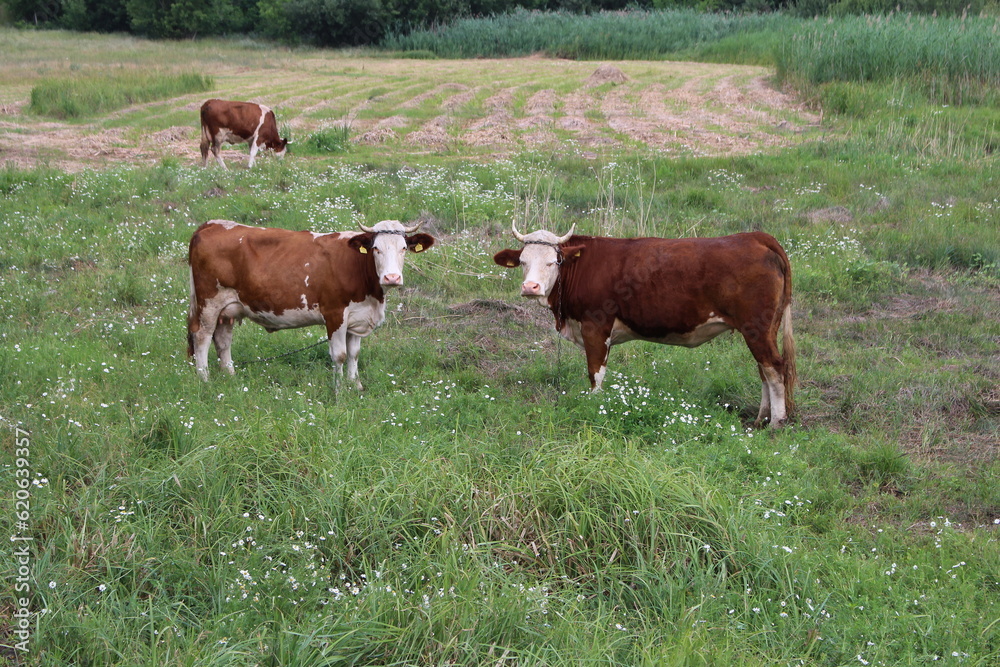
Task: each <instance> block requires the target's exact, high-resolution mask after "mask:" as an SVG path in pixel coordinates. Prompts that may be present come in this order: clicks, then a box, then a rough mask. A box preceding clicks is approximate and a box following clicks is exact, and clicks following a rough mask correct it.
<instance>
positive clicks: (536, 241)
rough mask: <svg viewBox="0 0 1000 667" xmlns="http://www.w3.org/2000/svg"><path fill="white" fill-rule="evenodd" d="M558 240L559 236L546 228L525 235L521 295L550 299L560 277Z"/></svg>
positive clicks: (544, 300) (541, 299)
mask: <svg viewBox="0 0 1000 667" xmlns="http://www.w3.org/2000/svg"><path fill="white" fill-rule="evenodd" d="M558 241H559V237H558V236H556V235H555V234H553V233H552V232H549V231H545V230H541V231H537V232H532V233H530V234H526V235H525V236H524V249H522V250H521V269H522V270H523V271H524V282H522V283H521V296H523V297H528V298H534V299H538V301H540V302H542V303H545V302H546V301H547V300H548V298H549V294H550V293H551V292H552V289H553V288H554V287H555V284H556V280H557V279H558V278H559V261H560V256H559V253H558V252H557V247H556V244H557V243H558Z"/></svg>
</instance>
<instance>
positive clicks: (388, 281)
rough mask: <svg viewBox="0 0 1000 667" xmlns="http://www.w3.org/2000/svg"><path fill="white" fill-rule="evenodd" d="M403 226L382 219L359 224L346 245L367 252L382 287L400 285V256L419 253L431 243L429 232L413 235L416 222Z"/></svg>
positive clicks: (431, 237) (417, 227)
mask: <svg viewBox="0 0 1000 667" xmlns="http://www.w3.org/2000/svg"><path fill="white" fill-rule="evenodd" d="M421 224H423V223H419V222H418V223H417V224H415V225H413V226H412V227H404V226H403V224H402V223H401V222H399V221H398V220H383V221H382V222H380V223H378V224H377V225H375V226H374V227H365V226H364V225H359V226H360V227H361V230H362V231H363V232H364V233H363V234H358V235H356V236H352V237H351V238H350V239H348V241H347V244H348V245H349V246H350V247H352V248H354V249H355V250H357V251H358V252H361V253H371V254H372V256H373V258H374V260H375V272H376V273H377V274H378V281H379V284H381V285H382V286H383V287H399V286H401V285H402V284H403V259H404V257H405V256H406V251H407V250H411V251H413V252H423V251H424V250H427V249H428V248H430V247H431V246H432V245H434V237H433V236H431V235H430V234H415V233H414V232H416V231H417V230H418V229H420V225H421Z"/></svg>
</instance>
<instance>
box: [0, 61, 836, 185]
mask: <svg viewBox="0 0 1000 667" xmlns="http://www.w3.org/2000/svg"><path fill="white" fill-rule="evenodd" d="M296 63H297V64H298V69H296V70H295V71H294V73H292V74H291V75H290V78H288V79H287V81H286V80H283V84H284V89H286V91H285V92H283V93H275V92H267V91H265V90H264V88H263V87H261V86H260V85H259V82H260V80H261V78H260V76H258V75H259V73H258V72H254V71H248V70H247V69H246V68H229V69H227V68H226V67H225V66H222V67H221V68H220V69H219V70H218V72H217V73H216V76H217V78H218V80H219V82H220V91H219V93H218V96H219V97H222V98H226V99H245V100H249V101H258V102H260V103H264V104H267V105H268V106H270V107H272V108H273V109H275V111H276V113H277V114H278V118H279V122H280V123H281V125H282V126H284V127H289V128H292V129H293V131H294V133H295V138H297V139H302V138H304V137H305V136H306V135H308V134H309V133H311V132H313V131H316V130H318V129H322V128H328V127H337V126H346V127H350V128H351V129H352V134H353V135H354V136H355V137H356V139H355V142H356V143H357V144H358V145H374V144H382V143H384V142H386V141H394V140H396V139H397V138H399V137H402V140H401V141H399V142H398V144H397V145H398V147H399V148H398V149H399V150H401V151H403V152H404V153H405V152H410V153H414V154H415V153H426V152H428V151H450V150H453V149H454V147H455V143H456V142H457V143H459V144H463V145H465V146H469V147H474V148H487V149H489V150H490V152H491V155H495V156H497V157H505V156H509V155H510V154H511V153H513V152H516V151H518V150H521V149H523V148H526V147H531V146H537V145H540V144H549V145H551V146H553V147H554V149H555V150H560V149H562V150H565V151H567V152H575V153H577V154H580V155H583V156H584V157H597V156H598V155H599V154H600V153H601V152H602V151H606V150H607V149H615V148H618V147H621V146H622V145H635V146H637V147H648V148H652V149H654V150H657V151H663V152H669V153H686V154H695V155H733V154H743V153H753V152H759V151H761V150H767V149H770V148H772V147H780V146H783V145H787V144H788V143H789V142H790V137H791V136H794V135H795V134H799V133H807V132H808V131H810V129H811V128H813V127H814V124H813V123H815V122H818V117H817V116H815V115H811V114H810V113H809V112H808V111H807V110H806V108H805V107H804V106H803V105H802V104H801V103H800V102H799V101H797V100H796V99H795V97H794V96H792V95H789V94H786V93H783V92H781V91H778V90H775V89H773V88H772V87H771V86H770V85H769V84H768V82H767V77H768V73H767V72H766V71H765V70H763V69H761V68H756V67H741V66H732V65H712V64H701V63H672V62H656V63H643V65H642V67H641V68H640V67H636V65H635V64H634V63H605V64H603V65H601V66H600V67H598V68H597V69H596V70H595V69H594V65H593V64H592V63H585V62H573V61H566V60H555V59H548V58H541V57H531V58H522V59H507V60H489V59H479V60H458V61H414V60H390V59H366V58H352V57H344V56H342V55H338V56H332V55H331V56H330V57H315V58H307V59H301V60H297V61H296ZM331 71H334V72H337V76H332V77H331V74H330V72H331ZM626 72H628V73H627V74H626ZM567 82H577V83H576V84H575V86H573V85H570V86H567ZM604 84H614V85H610V86H608V85H604ZM522 87H529V88H530V89H531V90H533V91H535V92H533V93H532V94H531V95H530V96H529V97H528V98H527V99H526V100H524V103H523V105H520V106H518V105H516V104H515V100H516V97H517V95H518V91H519V90H520V89H522ZM376 89H382V90H384V91H385V92H384V93H383V94H380V95H378V96H377V97H376V98H374V99H372V98H369V97H368V96H369V94H370V92H369V91H372V90H376ZM557 91H558V92H557ZM0 93H5V97H4V99H7V100H16V99H18V98H19V97H23V93H17V94H16V95H15V93H14V92H13V91H4V90H2V89H0ZM481 96H485V100H484V101H483V103H482V105H481V106H482V109H481V112H480V113H479V115H478V117H477V116H476V114H475V113H474V107H473V104H474V102H475V100H476V99H477V98H480V97H481ZM204 99H205V95H203V94H198V95H189V96H184V97H180V98H176V99H174V100H167V101H163V102H157V103H146V104H142V105H135V106H133V107H129V108H126V109H123V110H120V111H117V112H115V113H114V114H110V115H109V116H108V118H114V119H115V121H116V122H115V124H116V125H117V126H119V128H122V127H130V124H129V123H128V122H123V121H128V120H129V119H131V118H135V120H136V123H137V124H139V123H141V124H142V125H143V126H145V127H150V126H152V127H153V128H154V130H153V131H152V132H150V133H148V134H146V135H139V134H135V133H131V132H129V133H124V132H123V131H122V130H120V129H108V128H106V127H104V124H105V123H106V121H107V120H108V118H98V119H94V120H93V121H91V122H90V123H82V124H81V123H73V124H69V123H60V122H52V121H39V120H38V119H36V118H31V117H27V116H25V115H24V103H23V102H9V103H6V104H4V105H3V106H2V107H0V164H14V165H17V166H20V167H31V166H34V165H39V164H45V165H48V166H51V167H55V168H59V169H64V170H67V171H78V170H80V169H84V168H87V167H91V166H102V165H105V164H108V163H113V162H146V163H155V162H157V161H159V160H161V159H163V157H164V156H174V157H179V158H181V159H184V160H190V161H191V162H192V163H197V162H199V161H200V156H199V152H198V140H197V139H198V109H199V108H200V106H201V104H202V103H203V102H204ZM438 99H440V100H441V101H440V104H439V105H438V108H439V114H438V115H437V116H436V117H435V118H433V119H431V120H430V121H427V122H424V123H423V124H421V125H419V126H416V127H412V128H411V125H415V123H416V122H415V121H413V120H410V119H409V116H410V114H405V113H402V112H403V111H404V110H407V109H414V108H418V107H420V108H426V105H427V104H428V103H429V102H432V101H433V100H438ZM394 100H395V102H394ZM178 111H180V112H182V113H183V114H185V115H186V116H187V117H190V120H191V122H190V125H189V126H188V125H180V126H178V125H168V124H167V123H170V122H176V120H175V119H176V118H177V112H178ZM362 112H364V113H362ZM361 116H364V117H363V118H361ZM159 118H163V119H170V120H166V122H165V123H164V124H163V125H162V126H161V127H160V128H158V129H157V128H156V126H155V121H156V120H157V119H159ZM411 130H412V131H411ZM132 137H137V138H132ZM292 152H293V154H294V150H293V151H292ZM477 152H478V151H477Z"/></svg>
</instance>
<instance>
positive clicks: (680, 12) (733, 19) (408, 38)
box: [381, 9, 795, 60]
mask: <svg viewBox="0 0 1000 667" xmlns="http://www.w3.org/2000/svg"><path fill="white" fill-rule="evenodd" d="M794 22H795V20H794V19H791V18H789V17H786V16H783V15H780V14H705V13H700V12H697V11H695V10H693V9H677V10H669V11H646V10H630V11H620V12H596V13H594V14H586V15H581V14H574V13H570V12H539V11H527V10H523V9H519V10H517V11H515V12H512V13H510V14H502V15H499V16H490V17H483V18H466V19H459V20H456V21H454V22H452V23H449V24H447V25H441V26H434V27H431V28H427V29H417V30H413V31H410V32H407V33H395V34H391V35H389V36H388V37H387V38H386V39H385V40H384V41H383V42H382V44H381V48H385V49H389V50H400V51H425V52H430V53H434V54H435V55H437V56H439V57H445V58H499V57H512V56H526V55H530V54H533V53H542V54H545V55H548V56H551V57H555V58H572V59H579V60H594V59H610V60H629V59H632V60H647V59H653V60H655V59H661V58H665V57H667V56H669V55H671V54H675V53H678V52H681V51H684V50H692V49H697V48H698V47H701V46H703V45H707V44H714V43H718V42H719V41H721V40H723V39H725V38H727V37H731V36H734V35H740V34H746V33H758V32H772V33H778V32H781V31H782V30H784V29H786V28H787V27H788V26H790V25H791V24H792V23H794ZM742 48H744V49H746V48H748V47H747V46H746V45H744V46H743V47H742ZM764 57H766V56H764V55H761V54H759V53H755V55H754V56H753V58H754V59H761V58H764Z"/></svg>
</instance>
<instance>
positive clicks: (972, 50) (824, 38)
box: [776, 14, 1000, 105]
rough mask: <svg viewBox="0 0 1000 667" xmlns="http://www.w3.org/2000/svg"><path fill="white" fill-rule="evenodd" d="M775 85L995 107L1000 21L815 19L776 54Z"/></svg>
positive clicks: (999, 79) (999, 75)
mask: <svg viewBox="0 0 1000 667" xmlns="http://www.w3.org/2000/svg"><path fill="white" fill-rule="evenodd" d="M776 65H777V74H778V78H779V79H781V80H788V81H790V82H791V83H793V84H796V85H808V86H811V87H817V86H821V85H823V84H828V83H831V82H844V81H847V82H857V83H864V82H883V83H884V82H891V81H895V82H899V83H904V84H906V83H910V84H913V85H915V87H917V88H918V89H919V90H921V91H923V93H924V94H926V95H927V97H928V98H929V99H931V100H933V101H935V102H938V103H941V104H994V105H995V104H996V101H997V99H998V94H1000V92H998V91H1000V19H997V18H996V17H971V16H962V17H928V16H919V17H918V16H912V15H908V14H906V15H903V14H892V15H889V16H885V17H871V16H868V17H858V16H851V17H843V18H838V19H816V20H814V21H809V22H806V23H804V24H801V25H800V27H799V29H798V30H797V31H796V32H795V33H794V34H792V35H789V36H788V39H786V40H785V41H784V42H783V43H782V45H781V48H780V49H778V51H777V53H776Z"/></svg>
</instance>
